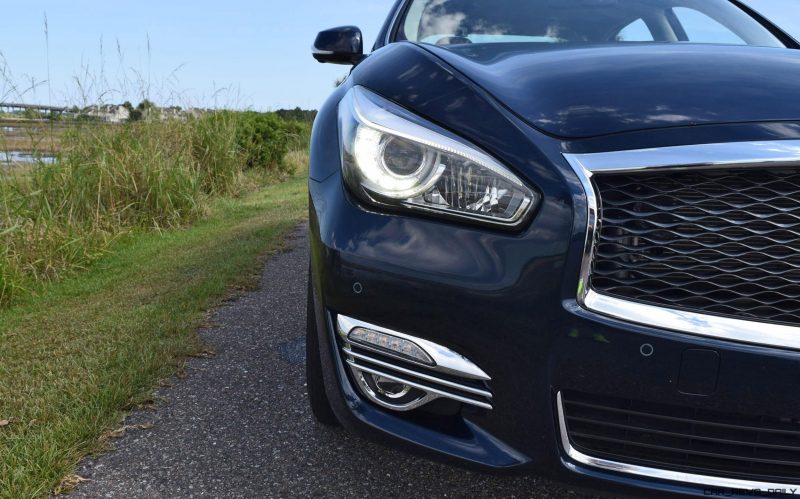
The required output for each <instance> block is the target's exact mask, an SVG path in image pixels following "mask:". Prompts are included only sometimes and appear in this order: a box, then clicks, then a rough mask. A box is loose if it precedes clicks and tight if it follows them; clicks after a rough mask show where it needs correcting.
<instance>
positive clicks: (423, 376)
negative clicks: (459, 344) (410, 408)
mask: <svg viewBox="0 0 800 499" xmlns="http://www.w3.org/2000/svg"><path fill="white" fill-rule="evenodd" d="M342 351H343V352H344V353H345V354H346V355H349V356H350V357H353V358H354V359H357V360H363V361H364V362H369V363H370V364H375V365H376V366H380V367H383V368H385V369H391V370H392V371H397V372H399V373H401V374H405V375H407V376H413V377H415V378H419V379H421V380H424V381H428V382H430V383H436V384H439V385H443V386H446V387H448V388H454V389H456V390H461V391H462V392H467V393H471V394H473V395H478V396H479V397H486V398H488V399H491V398H492V394H491V393H490V392H487V391H486V390H480V389H478V388H473V387H471V386H465V385H461V384H459V383H454V382H452V381H448V380H446V379H441V378H437V377H436V376H429V375H427V374H422V373H419V372H416V371H412V370H411V369H405V368H403V367H400V366H395V365H393V364H389V363H388V362H383V361H381V360H378V359H373V358H372V357H370V356H369V355H364V354H360V353H358V352H354V351H352V350H350V349H349V348H346V347H345V348H342Z"/></svg>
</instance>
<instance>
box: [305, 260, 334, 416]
mask: <svg viewBox="0 0 800 499" xmlns="http://www.w3.org/2000/svg"><path fill="white" fill-rule="evenodd" d="M306 389H307V390H308V400H309V403H310V405H311V414H312V415H313V416H314V419H315V420H316V421H317V422H318V423H320V424H323V425H325V426H339V420H338V419H337V418H336V415H335V414H334V413H333V409H331V403H330V401H329V400H328V395H327V394H326V393H325V378H324V376H323V375H322V360H321V358H320V350H319V336H318V335H317V313H316V307H315V303H314V287H313V284H312V280H311V268H310V266H309V270H308V299H307V306H306Z"/></svg>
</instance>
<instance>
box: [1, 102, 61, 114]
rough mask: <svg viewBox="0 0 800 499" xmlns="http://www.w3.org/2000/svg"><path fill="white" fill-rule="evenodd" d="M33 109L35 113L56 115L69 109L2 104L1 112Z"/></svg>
mask: <svg viewBox="0 0 800 499" xmlns="http://www.w3.org/2000/svg"><path fill="white" fill-rule="evenodd" d="M28 109H31V110H33V111H44V112H54V113H66V112H67V111H69V108H66V107H57V106H44V105H41V104H20V103H18V102H0V111H12V112H13V111H25V110H28Z"/></svg>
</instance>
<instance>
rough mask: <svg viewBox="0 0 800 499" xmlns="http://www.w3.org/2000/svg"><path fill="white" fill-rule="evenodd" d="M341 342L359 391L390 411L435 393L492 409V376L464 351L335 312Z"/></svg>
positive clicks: (424, 400)
mask: <svg viewBox="0 0 800 499" xmlns="http://www.w3.org/2000/svg"><path fill="white" fill-rule="evenodd" d="M337 326H338V327H337V329H338V333H339V338H340V341H341V343H340V348H341V351H342V353H343V354H344V360H345V363H346V365H347V366H348V367H349V368H350V372H351V374H352V376H353V380H354V381H355V384H356V386H357V387H358V389H359V391H360V392H361V393H362V394H363V395H365V396H366V397H367V398H368V399H369V400H370V401H372V402H374V403H376V404H378V405H379V406H381V407H384V408H386V409H391V410H393V411H400V412H404V411H412V410H415V409H417V408H420V407H423V406H425V405H428V404H430V403H431V402H434V401H436V400H438V399H449V400H450V401H451V402H458V403H461V404H466V405H470V406H473V407H477V408H481V409H487V410H491V409H492V393H491V392H490V391H489V389H488V386H487V382H488V381H490V380H491V378H490V377H489V376H488V375H487V374H486V373H485V372H483V371H482V370H481V369H480V368H479V367H478V366H476V365H475V364H473V363H472V362H471V361H470V360H469V359H467V358H466V357H464V356H462V355H459V354H458V353H456V352H454V351H452V350H450V349H449V348H447V347H445V346H443V345H439V344H436V343H433V342H431V341H430V340H426V339H424V338H419V337H416V336H410V335H408V334H405V333H401V332H398V331H393V330H390V329H386V328H384V327H381V326H377V325H374V324H369V323H366V322H362V321H359V320H356V319H353V318H350V317H345V316H343V315H339V316H338V317H337Z"/></svg>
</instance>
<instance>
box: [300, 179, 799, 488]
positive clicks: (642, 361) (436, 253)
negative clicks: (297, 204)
mask: <svg viewBox="0 0 800 499" xmlns="http://www.w3.org/2000/svg"><path fill="white" fill-rule="evenodd" d="M310 191H311V244H312V248H311V249H312V269H313V275H314V289H315V296H316V306H317V309H316V310H317V321H318V331H319V332H320V345H321V346H322V347H323V348H322V349H321V350H322V352H323V359H322V360H323V367H324V370H325V374H326V388H327V393H328V396H329V398H330V399H331V403H332V406H333V408H334V411H335V412H336V414H337V416H338V417H339V419H340V420H341V421H342V422H343V424H344V425H345V426H346V427H348V428H350V429H352V430H354V431H357V432H359V433H362V434H366V435H368V436H370V437H372V438H377V439H385V438H388V439H389V440H390V441H391V442H392V443H393V444H397V445H403V446H407V447H408V448H410V449H416V450H422V451H425V450H427V451H430V452H432V453H433V454H434V455H442V456H450V457H452V458H457V459H458V460H459V461H461V462H467V463H472V464H474V465H479V466H481V467H488V468H493V469H518V470H521V471H534V472H537V473H540V474H544V475H547V476H550V477H553V478H555V479H557V480H562V481H570V482H577V483H578V484H579V485H584V486H587V487H592V488H597V487H599V486H603V487H605V488H607V489H611V490H623V489H624V490H626V491H630V490H636V489H628V487H635V488H645V489H649V490H650V491H663V492H665V493H676V492H679V493H685V494H693V495H699V496H707V495H716V494H724V495H726V496H736V495H744V496H746V495H750V494H751V492H748V491H746V490H735V487H726V486H723V485H721V484H714V483H709V484H703V483H688V482H687V481H676V480H675V479H674V478H675V477H674V476H671V477H669V478H663V477H658V476H652V477H650V476H640V475H636V474H632V473H629V472H626V471H625V470H624V469H623V470H617V471H614V470H610V469H608V468H603V467H600V466H596V465H593V464H592V463H588V464H587V463H586V462H581V460H578V459H575V458H574V455H573V457H570V455H568V450H569V449H567V448H565V446H564V445H563V441H562V434H561V427H560V424H559V417H558V394H559V393H563V392H580V393H588V394H591V395H595V396H608V397H614V398H626V399H634V400H640V401H644V402H657V403H661V404H669V405H672V406H678V407H687V408H693V409H697V410H713V411H720V412H730V413H735V414H756V415H765V416H771V417H776V418H780V417H782V416H783V415H787V414H800V398H798V397H797V389H796V382H795V380H796V375H797V373H798V371H799V370H800V357H798V355H797V354H796V353H793V352H788V351H784V350H779V349H771V348H765V347H753V346H747V345H742V344H737V343H732V342H725V341H721V340H716V339H712V338H702V337H698V336H690V335H683V334H677V333H673V332H668V331H664V330H658V329H654V328H649V327H644V326H638V325H634V324H630V323H627V322H625V321H622V320H618V319H611V318H608V317H604V316H601V315H598V314H595V313H592V312H589V311H587V310H584V309H583V308H581V307H580V306H579V305H578V304H577V301H576V294H577V293H576V288H577V286H576V283H577V282H578V278H579V271H580V259H581V254H582V249H583V242H584V240H583V239H584V237H585V234H584V233H583V231H584V230H585V226H586V220H584V219H581V217H580V216H579V215H575V216H574V214H577V213H581V212H582V211H583V210H582V209H581V208H582V207H580V206H578V207H573V206H571V205H570V204H569V203H563V202H558V201H554V200H545V202H544V204H543V205H542V207H541V208H540V211H539V213H538V215H537V218H536V220H535V221H534V222H533V223H532V224H531V226H530V227H529V228H528V229H527V230H526V231H524V232H523V233H520V234H512V233H505V232H494V231H491V230H487V229H485V228H474V227H470V226H465V225H458V224H449V223H446V222H441V221H435V220H431V219H425V218H416V217H406V216H402V215H387V214H383V213H376V212H374V211H371V210H370V209H369V208H367V207H364V206H359V205H358V204H357V202H355V201H354V200H352V199H351V198H350V197H349V196H348V195H347V193H346V192H345V190H344V187H343V185H342V182H341V179H340V177H339V176H338V175H333V176H332V177H329V178H328V179H327V180H325V181H323V182H315V181H312V182H310ZM561 234H570V235H571V236H570V237H568V238H564V237H562V236H560V235H561ZM337 314H344V315H347V316H349V317H354V318H357V319H359V320H363V321H367V322H370V323H373V324H380V325H381V326H383V327H386V328H390V329H393V330H396V331H402V332H406V333H408V334H413V335H415V336H417V337H422V338H425V339H428V340H430V341H433V342H436V343H438V344H442V345H446V346H447V347H449V348H452V349H453V350H455V351H457V352H459V353H461V354H463V355H464V356H466V357H467V358H469V359H471V360H472V361H474V362H475V363H476V364H477V365H478V366H480V367H481V369H483V370H485V371H486V372H487V373H488V374H489V375H490V376H491V378H492V381H491V389H492V392H493V406H494V407H493V410H491V411H488V410H480V409H471V408H469V409H464V410H463V411H462V413H461V415H460V417H459V418H455V419H453V418H451V419H447V420H442V419H436V418H434V419H430V418H429V419H426V418H424V417H413V416H409V415H401V414H394V413H391V412H390V411H386V410H384V409H381V408H379V407H377V406H375V405H373V404H371V403H369V402H367V401H366V400H364V398H363V397H362V396H361V395H360V394H359V393H358V391H357V390H356V388H355V387H354V386H353V383H352V381H351V379H350V378H349V377H348V371H347V370H346V369H345V366H344V364H343V359H342V356H341V355H340V352H339V349H338V347H337V344H336V332H335V328H334V324H335V319H336V317H337ZM696 350H700V351H709V352H715V353H716V354H717V355H718V358H719V363H718V367H717V368H716V369H714V370H713V374H709V372H706V371H704V370H703V369H699V371H697V370H693V369H689V370H688V371H687V368H686V367H685V363H684V357H685V353H686V352H687V351H696ZM701 367H702V366H701ZM695 371H697V372H695ZM710 377H713V378H714V379H713V380H710V379H708V378H710ZM687 387H689V388H687ZM690 393H692V394H690ZM732 485H736V484H732ZM753 485H754V487H750V488H756V486H758V484H753ZM620 488H621V489H620ZM745 489H747V487H745ZM765 492H766V491H765Z"/></svg>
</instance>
